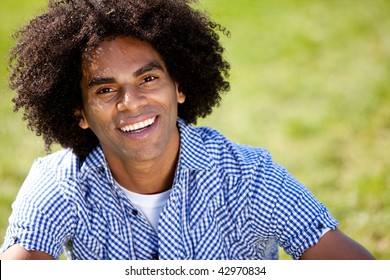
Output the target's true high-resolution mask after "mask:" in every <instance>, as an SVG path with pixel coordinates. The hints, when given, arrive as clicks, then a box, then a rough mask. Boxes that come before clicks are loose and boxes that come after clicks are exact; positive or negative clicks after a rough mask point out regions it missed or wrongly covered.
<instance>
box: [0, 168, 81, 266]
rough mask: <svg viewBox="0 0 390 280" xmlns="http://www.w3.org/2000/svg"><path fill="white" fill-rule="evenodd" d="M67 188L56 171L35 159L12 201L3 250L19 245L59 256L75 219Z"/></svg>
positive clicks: (0, 249) (1, 250) (0, 250)
mask: <svg viewBox="0 0 390 280" xmlns="http://www.w3.org/2000/svg"><path fill="white" fill-rule="evenodd" d="M64 189H65V188H64V187H63V182H61V181H58V180H57V179H56V176H55V172H53V170H50V169H48V168H46V167H45V166H42V165H41V164H40V163H39V162H37V161H36V162H35V163H34V164H33V166H32V168H31V170H30V173H29V175H28V176H27V178H26V180H25V182H24V183H23V185H22V187H21V189H20V190H19V193H18V195H17V198H16V200H15V201H14V203H13V204H12V214H11V216H10V218H9V226H8V228H7V232H6V236H5V239H4V243H3V245H2V246H1V248H0V252H3V251H5V250H6V249H8V248H9V247H10V246H12V245H14V244H18V245H20V246H21V247H22V248H24V249H26V250H38V251H43V252H46V253H48V254H50V255H52V256H53V257H54V258H56V259H58V258H59V256H60V255H61V253H62V247H63V244H64V242H65V241H66V240H67V238H68V237H69V236H70V235H71V231H72V224H73V221H74V215H73V214H72V212H73V211H72V210H71V203H70V202H69V199H68V196H67V195H66V192H65V191H64Z"/></svg>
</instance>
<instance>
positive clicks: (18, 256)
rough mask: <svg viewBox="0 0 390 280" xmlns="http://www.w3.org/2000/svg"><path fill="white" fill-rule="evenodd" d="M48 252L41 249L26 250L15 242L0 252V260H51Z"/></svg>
mask: <svg viewBox="0 0 390 280" xmlns="http://www.w3.org/2000/svg"><path fill="white" fill-rule="evenodd" d="M53 259H54V258H53V257H52V256H51V255H49V254H48V253H45V252H41V251H27V250H25V249H23V248H22V247H20V246H19V245H18V244H15V245H13V246H11V247H9V248H8V249H7V250H6V251H5V252H3V253H1V254H0V260H53Z"/></svg>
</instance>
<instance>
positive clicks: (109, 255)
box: [72, 209, 130, 260]
mask: <svg viewBox="0 0 390 280" xmlns="http://www.w3.org/2000/svg"><path fill="white" fill-rule="evenodd" d="M72 243H73V244H72V245H73V255H74V257H75V259H88V260H89V259H91V260H103V259H126V258H129V247H130V246H129V244H128V242H127V238H126V234H125V227H124V225H123V224H122V223H121V222H120V220H119V219H118V218H117V217H116V216H115V215H113V214H112V213H110V212H108V211H102V212H100V211H98V209H93V211H90V212H89V213H88V216H86V217H85V218H80V220H79V223H78V225H77V229H76V234H75V236H74V239H73V240H72Z"/></svg>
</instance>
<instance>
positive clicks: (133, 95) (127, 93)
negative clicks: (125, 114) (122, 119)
mask: <svg viewBox="0 0 390 280" xmlns="http://www.w3.org/2000/svg"><path fill="white" fill-rule="evenodd" d="M122 91H123V92H122V94H121V95H120V100H119V101H118V103H117V108H118V110H119V111H126V110H129V111H137V110H139V109H140V108H141V107H143V106H145V105H146V102H147V99H146V95H145V94H144V93H142V92H141V91H140V90H139V89H137V88H136V87H130V86H128V87H125V88H123V90H122Z"/></svg>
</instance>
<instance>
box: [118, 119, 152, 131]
mask: <svg viewBox="0 0 390 280" xmlns="http://www.w3.org/2000/svg"><path fill="white" fill-rule="evenodd" d="M155 120H156V117H155V116H154V117H152V118H149V119H146V120H144V121H141V122H137V123H134V124H129V125H126V126H123V127H121V128H120V130H121V131H123V132H141V131H142V130H144V129H145V128H147V127H148V126H150V125H152V124H153V123H154V121H155Z"/></svg>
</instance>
